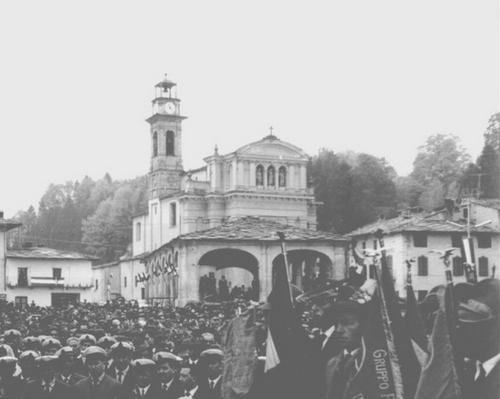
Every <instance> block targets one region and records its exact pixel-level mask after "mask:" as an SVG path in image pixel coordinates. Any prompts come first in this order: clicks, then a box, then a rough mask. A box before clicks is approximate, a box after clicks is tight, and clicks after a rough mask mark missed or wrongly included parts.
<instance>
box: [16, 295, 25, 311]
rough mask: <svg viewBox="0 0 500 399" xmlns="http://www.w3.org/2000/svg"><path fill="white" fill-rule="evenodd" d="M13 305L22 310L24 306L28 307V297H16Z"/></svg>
mask: <svg viewBox="0 0 500 399" xmlns="http://www.w3.org/2000/svg"><path fill="white" fill-rule="evenodd" d="M14 303H15V304H16V307H17V308H21V309H24V308H25V307H26V306H28V297H27V296H16V297H15V298H14Z"/></svg>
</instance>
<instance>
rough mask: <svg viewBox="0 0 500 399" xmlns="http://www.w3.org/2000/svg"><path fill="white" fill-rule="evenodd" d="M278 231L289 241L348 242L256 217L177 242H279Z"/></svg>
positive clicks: (335, 236)
mask: <svg viewBox="0 0 500 399" xmlns="http://www.w3.org/2000/svg"><path fill="white" fill-rule="evenodd" d="M278 231H281V232H283V233H284V234H285V238H286V240H289V241H331V240H346V238H345V237H343V236H341V235H339V234H334V233H328V232H325V231H317V230H310V229H303V228H299V227H295V226H289V225H285V224H282V223H278V222H274V221H272V220H267V219H262V218H258V217H255V216H246V217H241V218H234V219H231V220H229V221H228V222H225V223H223V224H222V225H220V226H217V227H213V228H210V229H208V230H202V231H196V232H193V233H188V234H183V235H181V236H179V237H177V238H176V239H175V240H230V241H247V240H258V241H277V240H278V236H277V234H276V232H278Z"/></svg>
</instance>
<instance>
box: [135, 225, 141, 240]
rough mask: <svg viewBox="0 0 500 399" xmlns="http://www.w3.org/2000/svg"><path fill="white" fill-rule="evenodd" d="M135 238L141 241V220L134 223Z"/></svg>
mask: <svg viewBox="0 0 500 399" xmlns="http://www.w3.org/2000/svg"><path fill="white" fill-rule="evenodd" d="M135 240H136V241H141V222H137V223H136V224H135Z"/></svg>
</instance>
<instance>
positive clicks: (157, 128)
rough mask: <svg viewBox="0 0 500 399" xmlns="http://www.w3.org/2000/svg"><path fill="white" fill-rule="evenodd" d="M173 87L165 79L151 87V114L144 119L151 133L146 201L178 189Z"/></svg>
mask: <svg viewBox="0 0 500 399" xmlns="http://www.w3.org/2000/svg"><path fill="white" fill-rule="evenodd" d="M180 101H181V100H180V99H178V98H177V90H176V84H175V83H174V82H172V81H170V80H168V79H167V76H166V75H165V78H164V79H163V80H162V81H161V82H159V83H157V84H156V85H155V96H154V99H153V101H152V104H153V114H152V115H151V116H150V117H149V118H148V119H147V120H146V121H147V122H148V123H149V124H150V126H151V129H150V134H151V169H150V172H149V182H148V183H149V194H150V199H154V198H159V197H164V196H168V195H171V194H174V193H176V192H178V191H179V190H180V181H181V175H182V172H183V167H182V152H181V151H182V146H181V144H182V121H183V120H184V119H186V117H184V116H181V114H180Z"/></svg>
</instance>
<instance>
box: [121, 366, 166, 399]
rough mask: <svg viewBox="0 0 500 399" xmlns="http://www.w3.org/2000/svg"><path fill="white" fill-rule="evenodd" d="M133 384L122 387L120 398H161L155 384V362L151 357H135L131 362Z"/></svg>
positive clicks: (160, 393) (157, 386) (157, 385)
mask: <svg viewBox="0 0 500 399" xmlns="http://www.w3.org/2000/svg"><path fill="white" fill-rule="evenodd" d="M131 368H132V375H133V384H132V385H131V386H127V387H125V386H124V387H122V393H121V395H120V399H160V398H163V395H162V392H161V391H160V389H159V384H157V383H156V384H155V382H154V376H155V370H156V363H155V362H153V361H152V360H151V359H135V360H133V361H132V362H131Z"/></svg>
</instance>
